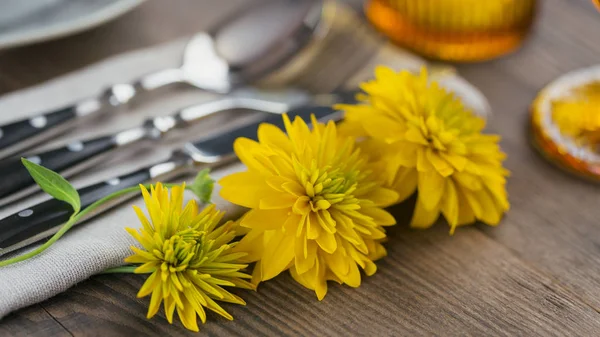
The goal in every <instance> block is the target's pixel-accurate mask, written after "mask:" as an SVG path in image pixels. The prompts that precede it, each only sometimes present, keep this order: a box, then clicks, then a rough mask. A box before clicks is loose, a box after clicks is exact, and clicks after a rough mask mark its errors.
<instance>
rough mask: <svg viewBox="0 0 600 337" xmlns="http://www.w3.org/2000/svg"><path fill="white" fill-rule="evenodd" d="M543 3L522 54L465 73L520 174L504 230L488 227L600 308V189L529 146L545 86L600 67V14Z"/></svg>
mask: <svg viewBox="0 0 600 337" xmlns="http://www.w3.org/2000/svg"><path fill="white" fill-rule="evenodd" d="M544 4H545V6H544V7H543V11H542V13H541V14H542V15H541V18H540V19H541V20H539V21H538V25H537V29H536V30H535V32H534V34H533V36H532V37H531V39H530V40H529V41H528V43H527V44H526V45H525V47H524V48H523V49H522V50H521V51H520V52H518V53H517V54H514V55H511V56H509V57H507V58H503V59H499V60H496V61H493V62H489V63H485V64H480V65H470V66H463V67H461V68H460V71H461V74H463V75H464V76H465V77H466V78H468V79H469V80H470V81H471V82H473V83H474V84H475V85H476V86H477V87H479V88H480V89H481V90H482V91H483V92H484V94H485V95H486V96H487V97H488V99H489V100H490V101H491V104H492V106H493V107H494V113H495V116H494V120H493V123H492V127H493V128H494V129H495V131H497V132H498V133H500V134H501V135H502V136H503V137H504V141H503V146H504V149H505V150H506V152H507V153H508V154H509V158H508V162H507V166H508V168H509V169H510V170H511V171H512V172H513V174H512V177H511V179H510V180H509V184H508V191H509V195H510V197H511V203H512V209H511V211H510V212H509V213H508V215H507V217H506V219H505V220H504V221H503V223H502V225H501V226H499V227H498V228H493V229H492V228H482V229H483V230H484V232H485V233H486V234H487V235H488V236H490V237H492V238H494V239H495V240H497V241H498V242H500V243H502V244H503V245H505V246H506V247H509V248H510V249H512V250H513V251H514V252H515V253H517V254H518V255H519V256H520V257H522V258H523V259H524V260H526V261H527V262H528V263H531V264H534V265H535V266H536V267H538V268H540V269H541V270H543V271H544V272H547V273H549V274H550V275H551V276H552V277H554V278H555V279H556V280H557V281H558V282H559V283H560V284H562V285H563V286H565V287H566V288H567V289H569V290H570V291H572V293H573V294H574V295H575V296H577V297H579V298H580V299H581V300H582V301H584V302H586V303H588V304H589V305H591V306H592V307H593V308H595V309H596V310H599V309H600V292H599V291H598V290H599V289H600V273H598V266H599V265H600V226H599V222H598V219H600V208H599V207H598V205H599V204H600V193H598V185H597V184H593V183H590V182H587V181H584V180H582V179H579V178H576V177H572V176H570V175H567V174H565V173H564V172H563V171H561V170H559V169H557V168H555V167H553V166H551V165H548V163H547V162H546V161H545V160H543V159H542V158H540V156H538V155H537V153H536V152H535V151H534V150H533V149H532V148H531V147H530V146H529V137H528V134H527V132H526V128H525V126H526V124H527V118H528V108H529V104H530V102H531V101H532V100H533V98H534V97H535V95H536V94H537V91H538V90H539V89H541V88H542V87H543V86H544V85H546V84H547V83H548V82H549V81H551V80H552V79H554V78H556V77H557V76H560V75H561V74H564V73H565V72H567V71H570V70H573V69H577V68H581V67H586V66H589V65H593V64H597V63H600V45H599V44H598V43H597V42H598V41H599V40H598V36H597V35H596V34H592V33H591V32H594V31H595V32H598V31H600V13H598V12H596V11H595V10H594V8H593V5H592V4H591V3H590V2H586V1H561V0H548V1H547V2H545V3H544ZM557 23H560V25H558V24H557ZM586 37H587V38H586ZM594 42H596V43H594Z"/></svg>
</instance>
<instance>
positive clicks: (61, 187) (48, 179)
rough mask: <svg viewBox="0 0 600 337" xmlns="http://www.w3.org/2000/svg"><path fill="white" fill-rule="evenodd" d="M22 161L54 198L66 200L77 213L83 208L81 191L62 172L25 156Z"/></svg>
mask: <svg viewBox="0 0 600 337" xmlns="http://www.w3.org/2000/svg"><path fill="white" fill-rule="evenodd" d="M21 162H22V163H23V165H25V168H26V169H27V171H29V174H30V175H31V177H32V178H33V180H35V182H36V183H37V184H38V185H39V186H40V187H41V188H42V190H44V192H46V193H48V194H50V195H51V196H53V197H54V198H56V199H58V200H61V201H64V202H66V203H68V204H69V205H71V207H73V210H74V211H75V213H79V211H80V210H81V201H80V199H79V193H77V190H76V189H75V188H74V187H73V185H71V184H70V183H69V182H68V181H67V180H66V179H65V178H63V177H61V176H60V174H58V173H56V172H54V171H52V170H49V169H47V168H45V167H43V166H40V165H38V164H35V163H32V162H30V161H29V160H27V159H25V158H21Z"/></svg>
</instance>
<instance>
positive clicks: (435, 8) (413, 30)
mask: <svg viewBox="0 0 600 337" xmlns="http://www.w3.org/2000/svg"><path fill="white" fill-rule="evenodd" d="M365 6H366V7H365V11H366V14H367V17H368V18H369V20H370V21H371V22H372V23H373V25H374V26H375V27H376V28H378V29H379V30H380V31H382V32H383V33H384V34H386V35H387V36H389V37H390V38H391V39H392V40H393V41H394V42H396V43H398V44H399V45H401V46H403V47H407V48H409V49H412V50H414V51H416V52H417V53H420V54H422V55H424V56H427V57H430V58H435V59H440V60H446V61H457V62H472V61H483V60H487V59H491V58H495V57H498V56H501V55H503V54H506V53H508V52H511V51H512V50H514V49H515V48H517V47H518V46H520V45H521V43H522V42H523V39H524V38H525V36H526V35H527V33H528V32H529V29H530V27H531V24H532V22H533V19H534V17H535V13H536V1H535V0H369V1H367V3H366V5H365Z"/></svg>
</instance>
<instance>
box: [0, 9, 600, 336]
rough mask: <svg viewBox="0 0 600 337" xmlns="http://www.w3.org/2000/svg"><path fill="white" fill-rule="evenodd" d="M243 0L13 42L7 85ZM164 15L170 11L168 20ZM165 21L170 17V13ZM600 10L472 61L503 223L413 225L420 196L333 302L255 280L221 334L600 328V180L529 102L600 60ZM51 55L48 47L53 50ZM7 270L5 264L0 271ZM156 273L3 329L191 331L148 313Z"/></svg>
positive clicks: (168, 32)
mask: <svg viewBox="0 0 600 337" xmlns="http://www.w3.org/2000/svg"><path fill="white" fill-rule="evenodd" d="M240 3H241V1H218V0H211V1H197V0H176V1H163V0H149V1H148V2H147V3H145V4H144V5H142V6H141V7H140V8H139V9H138V10H136V11H134V12H131V13H129V14H127V15H125V16H123V17H122V18H120V19H117V20H116V21H114V22H112V23H110V24H107V25H105V26H102V27H100V28H97V29H94V30H92V31H89V32H85V33H81V34H78V35H76V36H73V37H69V38H64V39H61V40H57V41H52V42H47V43H42V44H38V45H35V46H29V47H23V48H19V49H14V50H9V51H4V52H0V69H1V71H0V93H5V92H9V91H13V90H16V89H20V88H24V87H27V86H30V85H33V84H37V83H40V82H42V81H45V80H47V79H50V78H52V77H54V76H57V75H60V74H63V73H66V72H69V71H73V70H76V69H78V68H81V67H83V66H85V65H87V64H90V63H93V62H95V61H98V60H100V59H103V58H105V57H107V56H109V55H114V54H117V53H120V52H123V51H127V50H132V49H135V48H140V47H144V46H149V45H153V44H156V43H158V42H163V41H167V40H170V39H173V38H176V37H179V36H183V35H187V34H190V33H193V32H195V31H197V30H198V29H200V28H202V27H206V26H209V25H210V24H213V23H215V22H216V21H218V18H219V17H220V15H222V13H224V12H225V11H227V7H228V6H230V7H229V8H231V6H235V5H239V4H240ZM157 20H158V21H157ZM157 22H160V24H157ZM598 32H600V13H597V12H596V11H595V10H594V8H593V6H592V5H591V3H590V2H589V1H586V0H545V1H543V7H542V11H541V15H540V17H539V20H538V23H537V26H536V29H535V31H534V33H533V34H532V36H531V38H530V39H529V40H528V41H527V43H526V44H525V46H524V47H523V48H522V49H521V50H519V51H518V52H516V53H515V54H512V55H510V56H508V57H505V58H502V59H498V60H495V61H491V62H486V63H481V64H475V65H460V66H458V69H459V72H460V73H461V74H462V75H463V76H464V77H465V78H467V79H468V80H469V81H471V82H472V83H473V84H475V85H476V86H477V87H479V88H480V89H481V90H482V91H483V93H484V94H485V95H486V96H487V97H488V99H489V100H490V102H491V105H492V107H493V110H494V117H493V120H492V122H491V127H492V129H493V130H494V131H495V132H498V133H500V134H501V135H502V136H503V143H502V145H503V148H504V149H505V151H506V152H507V153H508V155H509V159H508V161H507V166H508V168H509V169H510V170H511V171H512V172H513V174H512V176H511V178H510V180H509V184H508V190H509V194H510V199H511V203H512V209H511V211H510V212H509V213H508V215H507V216H506V218H505V219H504V221H503V222H502V223H501V225H500V226H499V227H497V228H490V227H486V226H479V225H478V226H473V227H469V228H461V229H460V230H459V231H457V234H456V235H454V236H452V237H451V236H449V235H448V229H447V227H446V226H445V225H443V224H439V225H437V226H435V227H434V228H432V229H430V230H427V231H416V230H411V229H409V228H407V221H408V218H409V216H410V208H411V205H410V202H409V203H407V204H405V205H401V206H397V207H395V208H394V209H393V212H394V214H395V215H397V217H398V222H399V225H398V226H395V227H394V228H391V229H390V231H389V236H390V240H389V243H388V244H387V247H388V250H389V256H388V257H387V258H385V259H383V260H381V261H380V262H378V267H379V271H378V273H377V274H375V275H374V276H373V277H369V278H365V279H364V282H363V285H362V286H361V287H360V288H358V289H350V288H348V287H343V286H338V285H333V284H332V285H331V286H330V291H329V293H328V295H327V296H326V298H325V300H324V301H323V302H318V301H316V300H315V298H314V295H313V294H312V293H311V292H310V291H308V290H306V289H304V288H302V287H301V286H300V285H298V284H297V283H295V282H293V281H292V280H291V278H290V277H289V276H288V275H282V276H280V277H277V278H276V279H275V280H273V281H270V282H267V283H265V284H263V285H262V286H261V287H260V289H259V291H258V292H257V293H252V292H243V293H242V296H243V297H244V298H245V299H246V301H247V302H248V305H247V306H246V307H239V306H233V305H230V306H227V305H226V309H227V310H229V311H230V312H231V313H232V314H233V316H234V317H235V320H234V321H233V322H228V321H226V320H224V319H221V318H219V317H216V316H215V315H210V317H209V322H208V323H207V324H206V325H204V326H203V327H202V328H201V330H202V333H203V334H208V335H226V336H229V335H244V336H249V335H271V336H273V335H309V336H350V335H364V336H387V335H389V336H398V335H409V336H413V335H443V336H457V335H476V336H489V335H500V336H505V335H510V336H514V335H520V336H533V335H540V336H565V335H573V336H597V335H600V313H599V310H600V207H598V205H600V193H599V191H600V190H599V187H598V186H597V185H593V184H591V183H588V182H585V181H583V180H580V179H577V178H574V177H571V176H569V175H567V174H565V173H563V172H562V171H559V170H557V169H555V168H553V167H552V166H550V165H548V164H547V163H546V162H545V161H543V160H542V159H541V158H540V157H539V156H538V155H537V154H536V153H535V152H534V151H533V150H532V149H531V147H530V146H529V140H528V135H527V132H526V123H527V117H528V105H529V103H530V102H531V100H532V99H533V98H534V97H535V95H536V92H537V91H538V90H539V89H540V88H542V87H543V85H544V84H546V83H548V82H549V81H550V80H552V79H553V78H555V77H557V76H559V75H560V74H562V73H564V72H566V71H569V70H572V69H576V68H580V67H584V66H589V65H593V64H596V63H600V43H598V42H600V35H598ZM41 55H43V56H41ZM0 277H1V275H0ZM142 281H143V277H141V276H135V275H127V276H123V275H103V276H95V277H92V278H91V279H89V280H87V281H85V282H82V283H81V284H78V285H77V286H75V287H73V288H72V289H70V290H69V291H67V292H65V293H63V294H60V295H58V296H56V297H55V298H53V299H50V300H48V301H46V302H43V303H40V304H38V305H34V306H31V307H29V308H25V309H23V310H20V311H18V312H15V313H13V314H11V315H9V316H8V317H6V318H5V319H3V320H2V321H0V336H5V335H6V336H9V335H33V336H63V335H64V336H69V335H71V336H88V335H89V336H118V335H129V336H152V335H174V336H182V335H192V334H191V333H189V332H187V331H186V330H184V329H183V328H182V326H181V324H179V323H177V324H175V325H172V326H171V325H169V324H167V323H166V321H165V319H164V315H162V314H161V315H160V316H159V317H156V318H154V319H153V320H146V319H145V312H146V308H147V299H142V300H140V299H136V297H135V294H136V292H137V289H138V288H139V287H140V285H141V284H142Z"/></svg>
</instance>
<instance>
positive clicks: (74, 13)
mask: <svg viewBox="0 0 600 337" xmlns="http://www.w3.org/2000/svg"><path fill="white" fill-rule="evenodd" d="M143 1H144V0H0V49H5V48H9V47H15V46H21V45H26V44H30V43H34V42H39V41H45V40H50V39H54V38H58V37H62V36H66V35H70V34H74V33H77V32H80V31H83V30H85V29H89V28H92V27H95V26H98V25H100V24H103V23H105V22H107V21H109V20H111V19H114V18H116V17H118V16H120V15H122V14H124V13H126V12H128V11H130V10H131V9H133V8H135V7H136V6H138V5H139V4H141V3H142V2H143Z"/></svg>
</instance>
